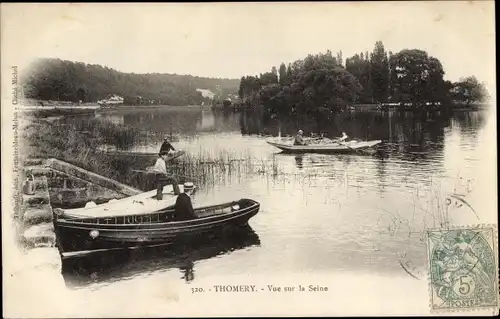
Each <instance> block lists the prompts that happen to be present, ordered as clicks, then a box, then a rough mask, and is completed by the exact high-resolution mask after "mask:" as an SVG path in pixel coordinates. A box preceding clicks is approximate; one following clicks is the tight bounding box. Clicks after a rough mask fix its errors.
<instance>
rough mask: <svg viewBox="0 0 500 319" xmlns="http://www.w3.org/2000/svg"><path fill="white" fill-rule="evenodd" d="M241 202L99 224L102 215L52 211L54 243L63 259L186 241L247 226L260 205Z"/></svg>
mask: <svg viewBox="0 0 500 319" xmlns="http://www.w3.org/2000/svg"><path fill="white" fill-rule="evenodd" d="M241 201H250V204H249V205H247V206H245V207H244V208H242V209H239V210H236V211H233V212H230V213H225V214H218V215H214V216H208V217H201V218H197V219H193V220H187V221H169V220H168V219H169V217H168V214H165V213H162V212H158V213H156V214H155V213H152V214H144V215H136V216H123V217H119V216H118V217H113V218H118V223H113V222H111V223H110V224H105V223H103V222H104V220H105V218H100V219H99V221H98V222H97V223H96V222H92V223H87V222H84V220H83V219H66V218H65V216H64V215H62V216H59V215H57V214H54V229H55V233H56V244H57V248H58V249H59V252H60V253H61V255H62V257H63V258H65V257H71V256H75V255H79V254H81V253H88V252H92V251H102V250H116V249H126V248H133V247H147V246H155V245H165V244H169V243H179V242H189V241H191V240H193V239H195V238H196V237H199V236H202V235H206V234H207V233H211V232H219V231H224V230H227V229H231V228H232V227H237V226H245V225H247V224H248V220H249V219H250V218H252V217H253V216H255V215H256V214H257V213H258V212H259V209H260V204H259V203H257V202H254V201H251V200H246V199H244V200H240V202H241ZM154 216H161V217H158V218H161V219H163V218H164V219H165V221H164V220H154ZM113 218H111V219H109V220H113ZM120 218H122V219H120ZM115 222H116V219H115ZM127 222H130V223H127Z"/></svg>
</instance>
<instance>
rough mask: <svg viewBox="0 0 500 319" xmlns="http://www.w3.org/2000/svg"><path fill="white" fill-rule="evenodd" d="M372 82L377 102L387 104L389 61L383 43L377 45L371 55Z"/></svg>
mask: <svg viewBox="0 0 500 319" xmlns="http://www.w3.org/2000/svg"><path fill="white" fill-rule="evenodd" d="M371 82H372V89H373V98H374V100H375V101H376V102H379V103H381V102H386V101H387V99H388V97H389V61H388V59H387V53H386V52H385V49H384V44H383V43H382V41H377V42H376V43H375V48H374V50H373V53H372V55H371Z"/></svg>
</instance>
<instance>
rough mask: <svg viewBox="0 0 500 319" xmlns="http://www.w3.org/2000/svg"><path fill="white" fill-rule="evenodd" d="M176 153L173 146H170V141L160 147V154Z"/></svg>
mask: <svg viewBox="0 0 500 319" xmlns="http://www.w3.org/2000/svg"><path fill="white" fill-rule="evenodd" d="M170 150H172V151H175V148H174V147H173V146H172V144H170V142H169V141H165V142H163V144H161V147H160V152H159V153H160V154H162V153H168V151H170Z"/></svg>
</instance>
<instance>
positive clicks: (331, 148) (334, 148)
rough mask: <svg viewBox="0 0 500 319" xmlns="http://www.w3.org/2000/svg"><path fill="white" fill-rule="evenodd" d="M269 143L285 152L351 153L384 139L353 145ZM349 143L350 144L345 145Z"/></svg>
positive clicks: (374, 144)
mask: <svg viewBox="0 0 500 319" xmlns="http://www.w3.org/2000/svg"><path fill="white" fill-rule="evenodd" d="M267 143H268V144H269V145H272V146H274V147H276V148H279V149H280V150H282V151H283V152H285V153H321V154H349V153H356V152H358V151H362V150H365V149H368V148H371V147H373V146H376V145H378V144H380V143H382V141H380V140H376V141H368V142H359V143H356V144H353V145H348V144H344V143H343V144H344V145H341V144H335V143H333V144H324V145H289V144H281V143H276V142H270V141H267ZM345 145H348V146H345Z"/></svg>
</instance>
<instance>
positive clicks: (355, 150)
mask: <svg viewBox="0 0 500 319" xmlns="http://www.w3.org/2000/svg"><path fill="white" fill-rule="evenodd" d="M333 141H334V142H335V143H338V144H339V145H342V146H345V147H347V148H349V149H351V150H353V151H354V152H363V150H357V149H355V148H352V147H350V146H349V145H347V144H344V143H340V142H339V141H337V140H333Z"/></svg>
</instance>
